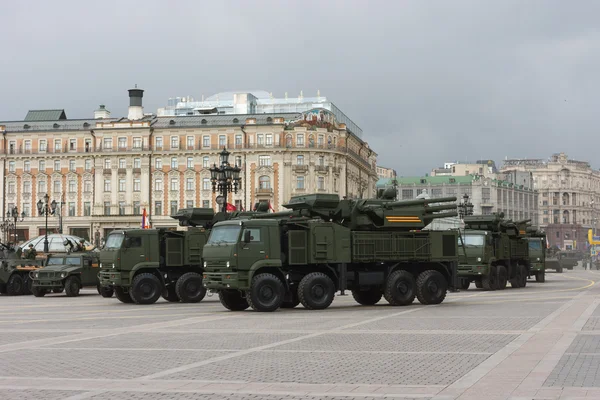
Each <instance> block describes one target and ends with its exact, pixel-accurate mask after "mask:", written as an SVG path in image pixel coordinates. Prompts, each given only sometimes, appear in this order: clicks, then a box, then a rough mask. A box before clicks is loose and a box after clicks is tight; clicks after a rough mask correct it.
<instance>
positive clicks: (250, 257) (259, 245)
mask: <svg viewBox="0 0 600 400" xmlns="http://www.w3.org/2000/svg"><path fill="white" fill-rule="evenodd" d="M267 229H268V228H267V227H264V226H263V227H244V229H243V230H242V237H241V240H240V248H239V251H238V268H239V269H244V270H248V269H250V267H251V266H252V264H254V263H255V262H256V261H258V260H263V259H265V258H268V257H271V254H269V251H268V250H269V243H268V235H267ZM247 231H248V232H250V241H249V242H248V243H245V242H244V237H245V235H247V233H246V232H247ZM277 256H279V255H278V254H277Z"/></svg>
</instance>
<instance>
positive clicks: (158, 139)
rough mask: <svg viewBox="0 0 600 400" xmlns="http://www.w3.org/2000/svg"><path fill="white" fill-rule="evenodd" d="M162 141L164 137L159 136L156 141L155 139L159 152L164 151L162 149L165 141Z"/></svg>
mask: <svg viewBox="0 0 600 400" xmlns="http://www.w3.org/2000/svg"><path fill="white" fill-rule="evenodd" d="M162 139H163V138H162V136H157V137H156V139H155V143H156V148H157V149H158V150H162V147H163V140H162Z"/></svg>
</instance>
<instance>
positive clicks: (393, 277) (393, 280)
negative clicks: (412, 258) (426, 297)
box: [383, 270, 416, 306]
mask: <svg viewBox="0 0 600 400" xmlns="http://www.w3.org/2000/svg"><path fill="white" fill-rule="evenodd" d="M415 296H416V287H415V277H414V276H413V274H411V273H410V272H408V271H403V270H397V271H394V272H392V273H391V274H390V276H388V278H387V280H386V282H385V288H384V289H383V297H385V299H386V300H387V302H388V303H390V304H391V305H393V306H407V305H409V304H412V302H413V301H415Z"/></svg>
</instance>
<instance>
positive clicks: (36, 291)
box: [31, 286, 48, 297]
mask: <svg viewBox="0 0 600 400" xmlns="http://www.w3.org/2000/svg"><path fill="white" fill-rule="evenodd" d="M31 292H32V293H33V295H34V296H35V297H44V296H45V295H46V293H48V291H47V290H46V289H44V288H42V287H39V286H34V287H32V288H31Z"/></svg>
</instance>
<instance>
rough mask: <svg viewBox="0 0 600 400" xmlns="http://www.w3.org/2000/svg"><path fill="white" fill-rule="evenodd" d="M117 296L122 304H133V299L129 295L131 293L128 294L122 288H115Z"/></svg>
mask: <svg viewBox="0 0 600 400" xmlns="http://www.w3.org/2000/svg"><path fill="white" fill-rule="evenodd" d="M115 296H117V299H119V301H120V302H121V303H125V304H130V303H133V299H132V298H131V296H130V295H129V292H126V291H125V290H124V289H123V288H122V287H120V286H115Z"/></svg>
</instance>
